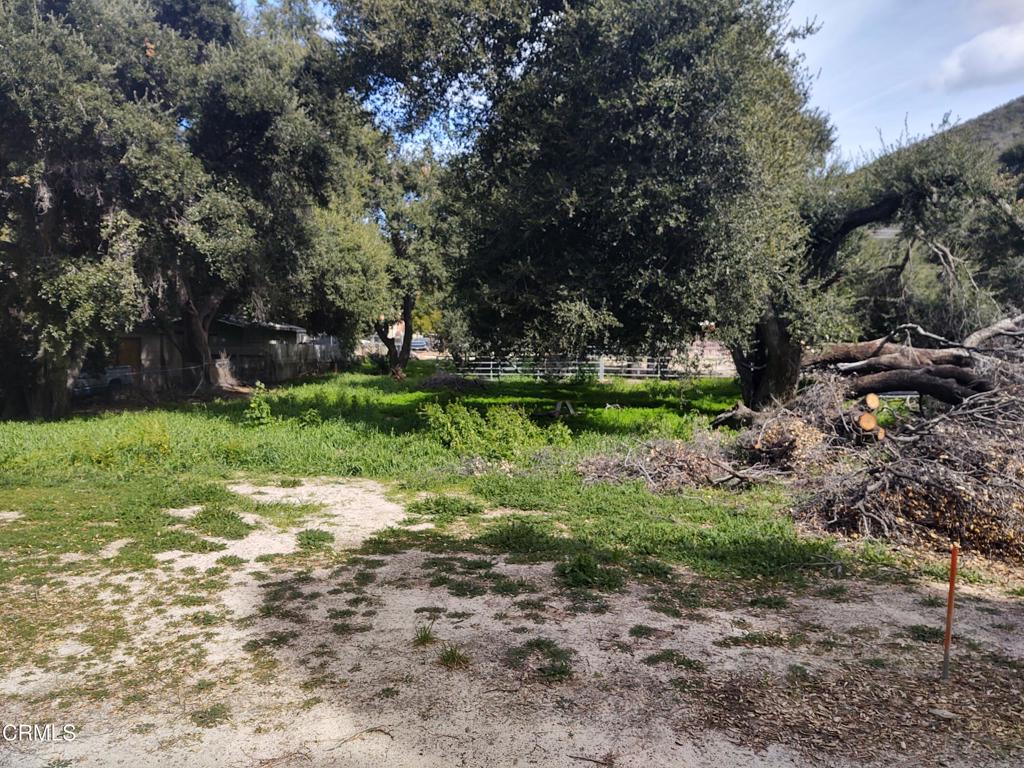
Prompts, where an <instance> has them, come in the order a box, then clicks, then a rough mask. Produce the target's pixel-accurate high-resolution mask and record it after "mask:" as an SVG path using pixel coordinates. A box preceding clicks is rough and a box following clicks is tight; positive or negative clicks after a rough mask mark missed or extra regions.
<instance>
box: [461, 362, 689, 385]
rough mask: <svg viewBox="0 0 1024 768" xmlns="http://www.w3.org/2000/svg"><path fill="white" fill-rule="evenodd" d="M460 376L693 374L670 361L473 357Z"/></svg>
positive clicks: (649, 376)
mask: <svg viewBox="0 0 1024 768" xmlns="http://www.w3.org/2000/svg"><path fill="white" fill-rule="evenodd" d="M456 369H457V370H458V372H459V373H460V374H462V375H463V376H467V377H470V378H478V379H487V380H495V379H501V378H503V377H510V376H523V377H527V378H533V379H537V380H540V379H596V380H597V381H604V380H605V379H609V378H618V379H677V378H680V377H681V376H685V375H687V374H692V373H693V370H692V368H688V367H687V366H686V365H685V364H684V363H683V362H681V361H679V360H676V359H673V358H669V357H647V358H634V359H625V358H615V357H606V356H591V357H586V358H582V359H578V360H564V359H562V360H560V359H550V358H493V357H474V358H468V359H466V360H463V361H462V363H461V364H460V365H458V366H457V367H456Z"/></svg>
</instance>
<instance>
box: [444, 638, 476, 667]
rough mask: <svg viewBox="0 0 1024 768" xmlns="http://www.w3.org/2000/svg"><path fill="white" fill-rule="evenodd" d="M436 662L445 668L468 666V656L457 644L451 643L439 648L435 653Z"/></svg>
mask: <svg viewBox="0 0 1024 768" xmlns="http://www.w3.org/2000/svg"><path fill="white" fill-rule="evenodd" d="M437 662H438V664H440V665H441V666H442V667H445V668H446V669H462V668H464V667H468V666H469V663H470V658H469V656H468V655H467V654H466V653H464V652H463V651H462V650H461V649H460V648H459V647H458V646H457V645H453V644H452V645H446V646H444V648H442V649H441V651H440V652H439V653H438V654H437Z"/></svg>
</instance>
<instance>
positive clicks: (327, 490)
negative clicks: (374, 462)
mask: <svg viewBox="0 0 1024 768" xmlns="http://www.w3.org/2000/svg"><path fill="white" fill-rule="evenodd" d="M228 489H229V490H230V491H232V492H233V493H237V494H239V495H241V496H248V497H249V498H251V499H253V500H254V501H256V502H257V503H283V504H296V505H299V504H312V505H317V506H318V507H319V509H317V510H316V511H315V512H312V513H311V514H310V515H309V516H308V517H307V518H306V520H305V522H304V523H303V525H302V527H303V528H319V529H321V530H325V531H327V532H329V533H330V534H331V535H333V536H334V546H335V547H336V548H339V549H352V548H355V547H358V546H359V545H361V544H362V543H363V542H364V541H366V539H367V538H369V537H370V536H372V535H373V534H374V533H376V532H377V531H380V530H381V529H383V528H387V527H388V526H392V525H394V524H395V523H397V522H398V521H399V520H401V519H402V518H403V517H405V509H404V507H402V506H401V505H400V504H396V503H395V502H393V501H390V500H388V499H387V498H385V496H384V488H383V486H381V485H380V484H379V483H375V482H373V481H370V480H345V481H338V480H331V479H307V480H304V481H303V482H302V484H301V485H298V486H296V487H294V488H282V487H280V486H276V485H254V484H252V483H235V484H232V485H229V486H228ZM200 509H202V507H184V508H182V509H170V510H167V512H168V514H170V515H173V516H175V517H178V518H181V519H182V520H186V521H187V520H189V519H190V518H191V517H193V516H194V515H195V514H196V512H198V511H199V510H200ZM242 519H243V520H244V521H245V522H246V523H248V524H249V525H252V526H254V528H255V530H254V531H253V532H252V533H250V534H249V535H248V536H246V537H245V538H243V539H215V540H216V541H217V542H219V543H220V544H222V545H223V546H224V549H221V550H218V551H216V552H206V553H190V552H181V551H179V550H170V551H168V552H161V553H160V554H158V555H157V556H156V557H157V559H158V560H160V561H163V562H167V563H173V565H174V567H175V568H176V569H178V570H181V569H185V568H196V569H200V570H203V569H206V568H210V567H213V565H214V564H215V563H216V561H217V560H218V559H219V558H221V557H224V556H236V557H241V558H242V559H244V560H252V559H253V558H256V557H258V556H260V555H287V554H291V553H292V552H295V551H296V549H297V548H298V544H297V542H296V539H295V531H294V530H282V529H279V528H277V527H275V526H274V525H272V524H271V523H270V522H269V521H268V520H266V519H264V518H262V517H261V516H260V515H258V514H243V515H242Z"/></svg>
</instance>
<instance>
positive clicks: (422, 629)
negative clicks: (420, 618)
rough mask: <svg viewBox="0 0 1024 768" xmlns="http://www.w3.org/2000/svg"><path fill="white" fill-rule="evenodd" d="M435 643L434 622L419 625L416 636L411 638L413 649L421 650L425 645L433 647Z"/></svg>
mask: <svg viewBox="0 0 1024 768" xmlns="http://www.w3.org/2000/svg"><path fill="white" fill-rule="evenodd" d="M436 642H437V636H436V635H435V634H434V622H430V623H429V624H421V625H420V626H418V627H416V634H415V635H413V638H412V644H413V645H414V646H415V647H417V648H422V647H424V646H427V645H433V644H434V643H436Z"/></svg>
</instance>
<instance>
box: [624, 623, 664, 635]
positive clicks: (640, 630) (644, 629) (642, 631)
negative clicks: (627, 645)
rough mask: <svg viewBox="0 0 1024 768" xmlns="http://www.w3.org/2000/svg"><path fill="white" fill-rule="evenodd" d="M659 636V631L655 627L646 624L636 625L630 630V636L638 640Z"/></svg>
mask: <svg viewBox="0 0 1024 768" xmlns="http://www.w3.org/2000/svg"><path fill="white" fill-rule="evenodd" d="M656 634H658V630H656V629H655V628H654V627H649V626H647V625H646V624H634V625H633V626H632V627H630V628H629V636H630V637H637V638H646V637H654V636H655V635H656Z"/></svg>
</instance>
